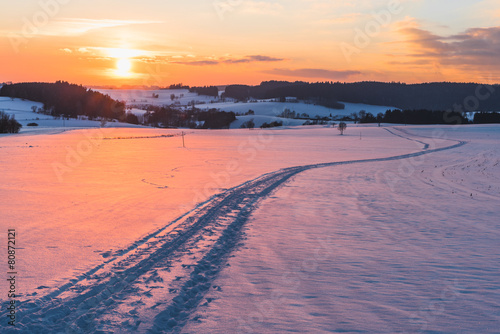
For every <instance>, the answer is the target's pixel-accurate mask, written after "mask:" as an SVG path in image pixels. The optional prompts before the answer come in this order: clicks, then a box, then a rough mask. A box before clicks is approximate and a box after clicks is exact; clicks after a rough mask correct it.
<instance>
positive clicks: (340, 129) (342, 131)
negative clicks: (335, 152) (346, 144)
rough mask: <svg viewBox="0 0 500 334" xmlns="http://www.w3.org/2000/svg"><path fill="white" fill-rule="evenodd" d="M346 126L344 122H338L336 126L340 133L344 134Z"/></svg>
mask: <svg viewBox="0 0 500 334" xmlns="http://www.w3.org/2000/svg"><path fill="white" fill-rule="evenodd" d="M346 128H347V124H345V122H340V123H339V126H338V128H337V129H338V130H339V131H340V135H343V134H344V131H345V129H346Z"/></svg>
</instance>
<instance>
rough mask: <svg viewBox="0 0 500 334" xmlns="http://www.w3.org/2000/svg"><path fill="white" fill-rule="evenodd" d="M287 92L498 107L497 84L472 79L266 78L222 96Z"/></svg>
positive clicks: (432, 106)
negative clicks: (418, 81)
mask: <svg viewBox="0 0 500 334" xmlns="http://www.w3.org/2000/svg"><path fill="white" fill-rule="evenodd" d="M287 96H294V97H297V98H298V99H301V100H312V101H314V102H316V101H317V104H319V105H325V103H330V104H332V103H333V102H334V101H342V102H348V103H364V104H371V105H380V106H391V107H394V108H399V109H412V110H419V109H426V110H430V111H440V110H451V111H456V112H470V111H500V85H480V84H475V83H450V82H440V83H439V82H438V83H422V84H404V83H397V82H391V83H384V82H356V83H341V82H318V83H307V82H302V81H296V82H287V81H267V82H262V83H261V84H260V85H258V86H247V85H230V86H227V87H226V90H225V93H224V94H223V97H231V98H234V99H237V100H248V99H250V98H256V99H271V98H284V97H287ZM315 100H316V101H315ZM325 101H326V102H325ZM325 106H327V107H331V106H329V105H325ZM338 107H340V106H337V109H338ZM333 108H335V107H333Z"/></svg>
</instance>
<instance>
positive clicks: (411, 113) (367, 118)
mask: <svg viewBox="0 0 500 334" xmlns="http://www.w3.org/2000/svg"><path fill="white" fill-rule="evenodd" d="M352 120H354V121H359V122H360V123H396V124H453V125H455V124H468V123H471V122H472V123H474V124H484V123H500V113H498V112H478V113H475V114H474V118H473V120H472V121H470V120H469V119H468V118H466V117H465V116H464V114H463V113H462V112H457V111H450V110H447V111H443V110H425V109H421V110H387V111H386V112H385V114H383V113H379V114H377V115H376V116H375V115H373V114H372V113H369V112H368V113H367V112H365V111H361V112H359V113H358V114H356V115H353V117H352Z"/></svg>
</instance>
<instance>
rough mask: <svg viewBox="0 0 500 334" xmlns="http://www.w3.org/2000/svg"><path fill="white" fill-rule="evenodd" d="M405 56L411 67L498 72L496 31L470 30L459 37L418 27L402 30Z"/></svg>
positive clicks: (499, 51)
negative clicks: (432, 64)
mask: <svg viewBox="0 0 500 334" xmlns="http://www.w3.org/2000/svg"><path fill="white" fill-rule="evenodd" d="M400 32H401V33H402V34H403V35H404V36H405V41H404V43H406V44H408V45H409V46H410V53H409V54H408V55H407V56H408V57H409V58H410V59H412V60H413V61H414V62H415V63H422V61H423V60H424V61H425V60H427V61H428V62H438V63H439V64H441V65H443V66H444V65H450V66H455V67H463V68H469V69H472V68H477V69H479V68H483V69H484V68H485V67H487V68H490V69H494V68H496V70H500V63H499V62H498V55H499V54H500V27H490V28H472V29H468V30H466V31H464V32H462V33H460V34H456V35H451V36H439V35H437V34H434V33H431V32H429V31H427V30H424V29H421V28H419V27H409V28H403V29H401V30H400Z"/></svg>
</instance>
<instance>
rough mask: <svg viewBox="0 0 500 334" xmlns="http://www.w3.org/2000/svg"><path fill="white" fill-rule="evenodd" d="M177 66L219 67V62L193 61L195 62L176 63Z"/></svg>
mask: <svg viewBox="0 0 500 334" xmlns="http://www.w3.org/2000/svg"><path fill="white" fill-rule="evenodd" d="M174 63H175V64H181V65H194V66H207V65H218V64H219V61H217V60H193V61H175V62H174Z"/></svg>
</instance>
